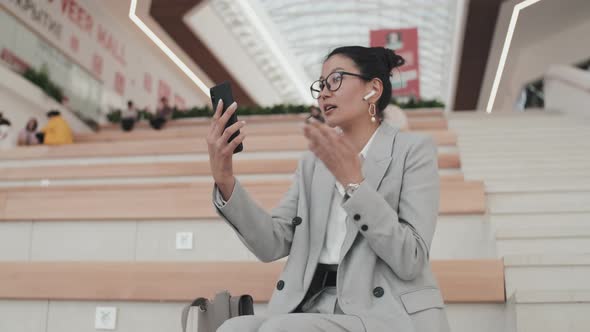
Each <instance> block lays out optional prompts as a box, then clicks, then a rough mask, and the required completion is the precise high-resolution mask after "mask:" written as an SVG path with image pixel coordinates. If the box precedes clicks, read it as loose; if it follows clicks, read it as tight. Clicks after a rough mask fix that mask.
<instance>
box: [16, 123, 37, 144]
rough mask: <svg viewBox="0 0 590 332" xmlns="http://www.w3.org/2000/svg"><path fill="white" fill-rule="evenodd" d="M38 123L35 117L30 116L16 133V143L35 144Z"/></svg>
mask: <svg viewBox="0 0 590 332" xmlns="http://www.w3.org/2000/svg"><path fill="white" fill-rule="evenodd" d="M37 128H38V123H37V119H36V118H30V119H29V121H28V122H27V125H26V126H25V127H24V128H23V129H21V131H20V132H19V133H18V145H21V146H26V145H37V144H39V143H41V142H39V138H38V137H37Z"/></svg>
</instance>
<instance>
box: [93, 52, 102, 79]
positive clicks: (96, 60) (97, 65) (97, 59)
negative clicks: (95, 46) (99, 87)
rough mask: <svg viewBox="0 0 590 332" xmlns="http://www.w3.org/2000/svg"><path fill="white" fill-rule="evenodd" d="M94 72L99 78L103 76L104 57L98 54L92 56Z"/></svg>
mask: <svg viewBox="0 0 590 332" xmlns="http://www.w3.org/2000/svg"><path fill="white" fill-rule="evenodd" d="M92 72H93V73H95V74H96V76H98V77H101V76H102V57H101V56H100V55H98V54H96V53H95V54H94V55H92Z"/></svg>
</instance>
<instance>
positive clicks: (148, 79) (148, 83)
mask: <svg viewBox="0 0 590 332" xmlns="http://www.w3.org/2000/svg"><path fill="white" fill-rule="evenodd" d="M143 88H144V89H145V91H147V92H149V93H152V75H150V74H149V73H145V74H143Z"/></svg>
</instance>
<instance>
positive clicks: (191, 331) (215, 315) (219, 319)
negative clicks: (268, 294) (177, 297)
mask: <svg viewBox="0 0 590 332" xmlns="http://www.w3.org/2000/svg"><path fill="white" fill-rule="evenodd" d="M243 315H254V300H253V299H252V296H250V295H247V294H246V295H240V296H231V295H230V294H229V292H228V291H221V292H219V293H217V294H216V295H215V298H214V299H213V301H209V300H208V299H206V298H204V297H199V298H197V299H195V300H194V301H193V302H192V303H191V304H190V305H188V306H186V307H184V309H183V310H182V317H181V323H182V331H183V332H215V331H217V328H218V327H219V326H221V324H223V322H225V321H226V320H228V319H230V318H232V317H236V316H243Z"/></svg>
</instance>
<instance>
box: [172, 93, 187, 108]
mask: <svg viewBox="0 0 590 332" xmlns="http://www.w3.org/2000/svg"><path fill="white" fill-rule="evenodd" d="M174 106H176V108H178V109H182V110H183V109H185V108H186V102H185V101H184V98H182V97H181V96H179V95H177V94H175V95H174Z"/></svg>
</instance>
